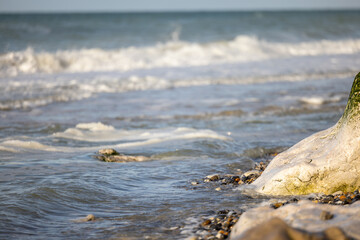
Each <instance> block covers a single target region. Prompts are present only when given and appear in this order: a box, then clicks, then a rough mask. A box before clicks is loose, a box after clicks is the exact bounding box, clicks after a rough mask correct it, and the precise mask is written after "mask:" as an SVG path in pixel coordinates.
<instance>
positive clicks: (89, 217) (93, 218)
mask: <svg viewBox="0 0 360 240" xmlns="http://www.w3.org/2000/svg"><path fill="white" fill-rule="evenodd" d="M91 221H95V216H94V215H93V214H89V215H87V216H86V217H85V218H80V219H76V220H74V222H77V223H81V222H91Z"/></svg>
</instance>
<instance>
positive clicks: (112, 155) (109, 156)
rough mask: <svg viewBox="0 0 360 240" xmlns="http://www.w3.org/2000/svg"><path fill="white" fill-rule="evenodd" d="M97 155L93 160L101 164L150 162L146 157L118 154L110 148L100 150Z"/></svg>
mask: <svg viewBox="0 0 360 240" xmlns="http://www.w3.org/2000/svg"><path fill="white" fill-rule="evenodd" d="M98 153H99V155H96V156H95V158H97V159H99V160H100V161H103V162H143V161H148V160H150V158H149V157H146V156H135V155H124V154H120V153H118V152H117V151H116V150H114V149H111V148H105V149H101V150H99V152H98Z"/></svg>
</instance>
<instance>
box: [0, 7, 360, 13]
mask: <svg viewBox="0 0 360 240" xmlns="http://www.w3.org/2000/svg"><path fill="white" fill-rule="evenodd" d="M317 11H332V12H336V11H360V7H359V8H281V9H256V8H252V9H177V10H176V9H162V10H155V9H143V10H113V9H109V10H74V11H68V10H44V11H42V10H40V11H37V10H25V11H12V10H10V11H1V10H0V14H87V13H90V14H96V13H97V14H103V13H218V12H219V13H221V12H234V13H235V12H317Z"/></svg>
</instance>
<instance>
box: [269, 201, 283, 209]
mask: <svg viewBox="0 0 360 240" xmlns="http://www.w3.org/2000/svg"><path fill="white" fill-rule="evenodd" d="M282 205H284V204H283V203H281V202H277V203H274V204H271V206H272V207H273V208H275V209H277V208H279V207H281V206H282Z"/></svg>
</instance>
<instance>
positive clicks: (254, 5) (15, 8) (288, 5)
mask: <svg viewBox="0 0 360 240" xmlns="http://www.w3.org/2000/svg"><path fill="white" fill-rule="evenodd" d="M304 9H305V10H319V9H360V0H251V1H250V0H246V1H245V0H0V12H109V11H110V12H133V11H141V12H142V11H214V10H220V11H221V10H240V11H241V10H304Z"/></svg>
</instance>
